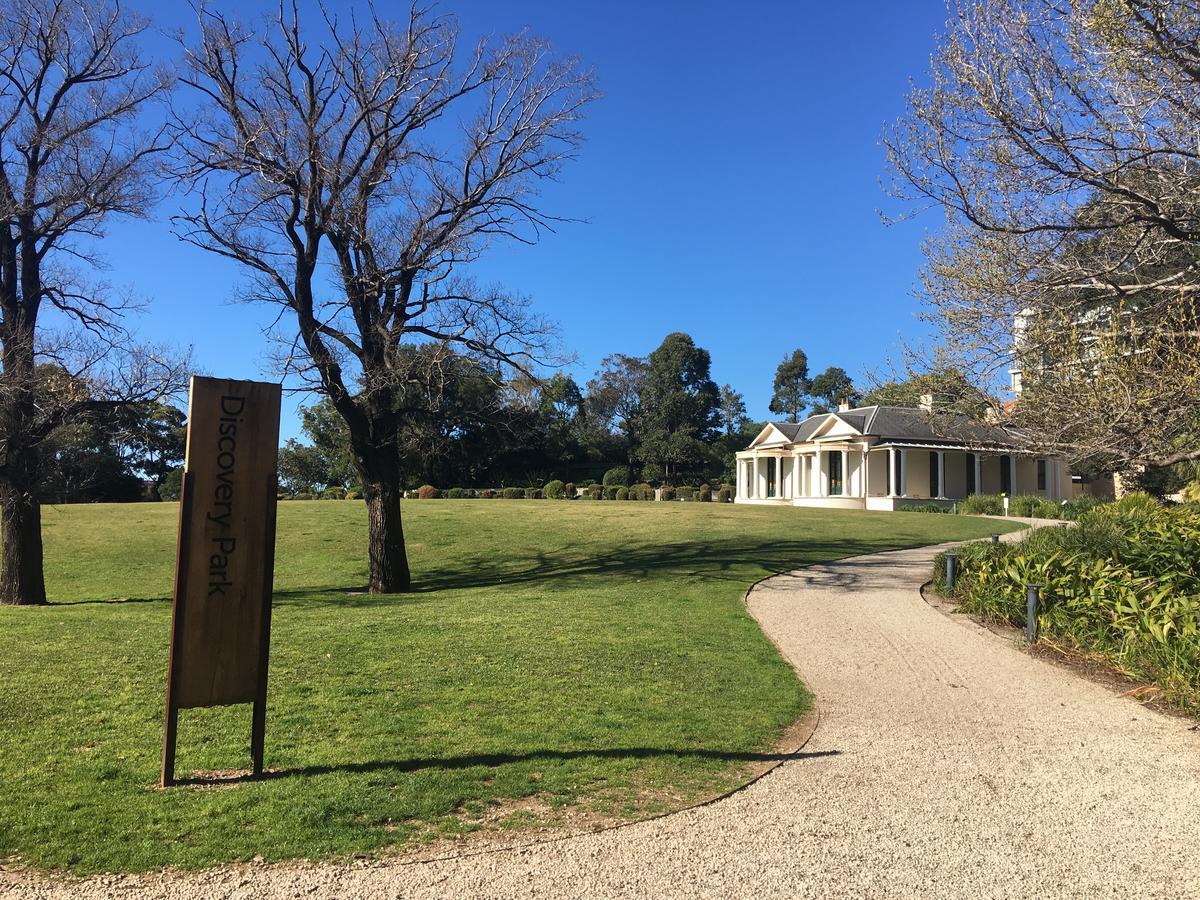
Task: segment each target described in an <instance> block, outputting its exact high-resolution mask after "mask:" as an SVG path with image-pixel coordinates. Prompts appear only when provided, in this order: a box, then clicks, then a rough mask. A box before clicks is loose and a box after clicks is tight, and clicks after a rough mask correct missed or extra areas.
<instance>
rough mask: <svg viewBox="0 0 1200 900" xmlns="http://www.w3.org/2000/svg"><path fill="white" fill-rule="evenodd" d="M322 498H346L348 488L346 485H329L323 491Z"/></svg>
mask: <svg viewBox="0 0 1200 900" xmlns="http://www.w3.org/2000/svg"><path fill="white" fill-rule="evenodd" d="M321 499H322V500H345V499H346V489H345V488H344V487H329V488H325V490H323V491H321Z"/></svg>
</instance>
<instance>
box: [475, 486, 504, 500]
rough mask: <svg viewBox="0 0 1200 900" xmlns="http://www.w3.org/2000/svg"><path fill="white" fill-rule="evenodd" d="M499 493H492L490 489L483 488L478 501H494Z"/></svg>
mask: <svg viewBox="0 0 1200 900" xmlns="http://www.w3.org/2000/svg"><path fill="white" fill-rule="evenodd" d="M499 493H500V492H499V491H494V490H492V489H491V488H484V489H483V490H482V491H480V492H479V499H481V500H495V499H496V497H497V496H498V495H499Z"/></svg>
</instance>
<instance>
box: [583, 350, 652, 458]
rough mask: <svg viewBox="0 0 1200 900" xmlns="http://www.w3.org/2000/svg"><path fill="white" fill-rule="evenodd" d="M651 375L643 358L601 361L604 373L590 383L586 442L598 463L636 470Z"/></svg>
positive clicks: (586, 401) (618, 356) (613, 357)
mask: <svg viewBox="0 0 1200 900" xmlns="http://www.w3.org/2000/svg"><path fill="white" fill-rule="evenodd" d="M648 372H649V364H648V363H647V362H646V360H645V359H643V358H642V357H640V356H626V355H624V354H621V353H614V354H611V355H609V356H606V357H604V359H603V360H601V361H600V370H599V371H598V372H597V373H596V374H595V376H594V377H593V378H592V379H591V380H590V381H589V382H588V383H587V389H586V391H587V392H586V395H585V398H584V418H583V423H582V424H583V440H584V442H585V444H586V445H587V446H588V448H589V449H590V450H591V455H592V457H593V458H594V459H596V460H597V461H604V462H608V461H612V462H617V461H620V462H624V463H625V464H626V465H628V466H629V467H630V468H631V469H632V468H636V452H635V451H636V448H637V444H638V442H639V438H638V433H637V427H638V417H639V413H640V412H641V408H642V392H643V391H644V390H645V386H646V376H647V374H648ZM631 477H632V476H631Z"/></svg>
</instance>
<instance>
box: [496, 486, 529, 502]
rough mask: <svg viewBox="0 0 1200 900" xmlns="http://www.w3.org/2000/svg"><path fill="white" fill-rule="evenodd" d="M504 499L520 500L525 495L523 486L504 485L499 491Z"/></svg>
mask: <svg viewBox="0 0 1200 900" xmlns="http://www.w3.org/2000/svg"><path fill="white" fill-rule="evenodd" d="M500 496H501V497H503V498H504V499H505V500H521V499H523V498H524V497H525V488H519V487H506V488H504V489H503V490H502V491H501V492H500Z"/></svg>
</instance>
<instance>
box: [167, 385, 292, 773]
mask: <svg viewBox="0 0 1200 900" xmlns="http://www.w3.org/2000/svg"><path fill="white" fill-rule="evenodd" d="M280 396H281V389H280V386H279V385H278V384H269V383H264V382H259V381H230V380H226V379H220V378H202V377H200V376H193V378H192V382H191V397H190V400H189V403H188V427H187V455H186V457H185V461H184V475H183V488H182V491H181V493H180V498H179V543H178V551H177V559H176V563H175V600H174V606H173V610H172V616H171V656H170V663H169V665H168V675H167V705H166V727H165V729H164V735H163V768H162V784H163V785H164V786H167V785H170V784H174V783H175V738H176V730H177V724H178V719H179V710H181V709H188V708H192V707H200V706H224V705H227V704H232V703H253V704H254V715H253V724H252V726H251V740H250V747H251V756H252V757H253V765H254V768H253V771H254V774H255V775H261V774H262V765H263V764H262V756H263V735H264V732H265V725H266V703H267V659H268V651H269V648H270V642H271V591H272V572H273V569H274V565H275V505H276V500H275V470H276V463H277V459H278V447H279V404H280Z"/></svg>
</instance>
